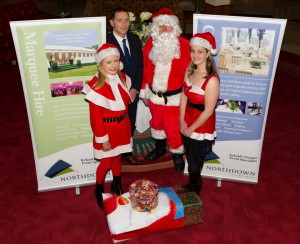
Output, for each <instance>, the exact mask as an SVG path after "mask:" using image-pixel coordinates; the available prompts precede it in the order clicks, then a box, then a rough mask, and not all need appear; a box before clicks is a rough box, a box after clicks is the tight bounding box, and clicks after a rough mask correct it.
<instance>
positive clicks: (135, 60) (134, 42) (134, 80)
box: [106, 33, 144, 135]
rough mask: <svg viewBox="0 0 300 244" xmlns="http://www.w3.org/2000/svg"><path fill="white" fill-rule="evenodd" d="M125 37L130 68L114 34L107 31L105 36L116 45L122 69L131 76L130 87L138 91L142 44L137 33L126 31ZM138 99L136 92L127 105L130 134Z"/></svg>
mask: <svg viewBox="0 0 300 244" xmlns="http://www.w3.org/2000/svg"><path fill="white" fill-rule="evenodd" d="M127 39H128V43H129V50H130V55H131V66H130V69H129V67H128V64H127V62H126V59H125V55H124V53H123V50H122V48H121V47H120V45H119V43H118V41H117V39H116V38H115V36H114V34H113V33H109V34H107V36H106V41H107V42H108V43H111V44H114V45H115V46H116V47H118V49H119V51H120V59H121V61H122V63H123V65H124V68H123V70H122V71H123V72H124V73H125V74H126V75H128V76H129V77H130V78H131V87H130V89H132V88H134V89H135V90H137V91H138V92H139V91H140V89H141V86H142V80H143V68H144V65H143V50H142V44H141V41H140V39H139V37H138V36H137V35H134V34H131V33H127ZM138 101H139V94H137V96H136V98H135V100H134V101H133V102H132V103H130V104H129V107H128V115H129V118H130V122H131V133H132V135H133V134H134V130H135V120H136V110H137V104H138Z"/></svg>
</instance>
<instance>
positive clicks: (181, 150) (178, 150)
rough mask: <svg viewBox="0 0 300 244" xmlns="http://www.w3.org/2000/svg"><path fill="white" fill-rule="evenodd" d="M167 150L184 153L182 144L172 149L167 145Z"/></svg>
mask: <svg viewBox="0 0 300 244" xmlns="http://www.w3.org/2000/svg"><path fill="white" fill-rule="evenodd" d="M169 150H170V152H171V153H175V154H182V153H184V146H180V147H178V148H176V149H173V148H171V147H170V146H169Z"/></svg>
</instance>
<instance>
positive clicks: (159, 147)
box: [145, 139, 167, 161]
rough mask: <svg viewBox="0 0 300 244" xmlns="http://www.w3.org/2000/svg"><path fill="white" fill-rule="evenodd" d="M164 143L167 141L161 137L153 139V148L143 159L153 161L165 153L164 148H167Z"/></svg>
mask: <svg viewBox="0 0 300 244" xmlns="http://www.w3.org/2000/svg"><path fill="white" fill-rule="evenodd" d="M166 143H167V140H166V139H161V140H157V139H155V148H154V150H153V151H151V152H150V153H149V154H148V155H147V157H146V158H145V159H146V160H148V161H154V160H156V159H158V158H160V157H161V156H163V155H165V154H166V148H167V145H166Z"/></svg>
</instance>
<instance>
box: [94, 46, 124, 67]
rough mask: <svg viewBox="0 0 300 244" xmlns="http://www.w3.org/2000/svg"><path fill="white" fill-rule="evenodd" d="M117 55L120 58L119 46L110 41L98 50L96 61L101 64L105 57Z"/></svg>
mask: <svg viewBox="0 0 300 244" xmlns="http://www.w3.org/2000/svg"><path fill="white" fill-rule="evenodd" d="M111 55H115V56H118V57H119V58H120V52H119V50H118V48H117V47H116V46H115V45H113V44H110V43H104V44H103V45H102V46H101V47H100V48H99V49H98V51H97V53H96V55H95V59H96V63H97V64H99V63H100V62H101V61H102V60H103V59H104V58H106V57H108V56H111Z"/></svg>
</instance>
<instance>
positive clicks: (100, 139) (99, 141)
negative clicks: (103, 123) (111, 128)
mask: <svg viewBox="0 0 300 244" xmlns="http://www.w3.org/2000/svg"><path fill="white" fill-rule="evenodd" d="M108 140H109V137H108V134H106V135H105V136H101V137H97V136H95V141H96V142H97V143H103V142H106V141H108Z"/></svg>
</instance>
